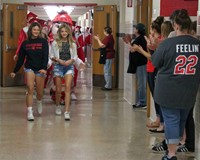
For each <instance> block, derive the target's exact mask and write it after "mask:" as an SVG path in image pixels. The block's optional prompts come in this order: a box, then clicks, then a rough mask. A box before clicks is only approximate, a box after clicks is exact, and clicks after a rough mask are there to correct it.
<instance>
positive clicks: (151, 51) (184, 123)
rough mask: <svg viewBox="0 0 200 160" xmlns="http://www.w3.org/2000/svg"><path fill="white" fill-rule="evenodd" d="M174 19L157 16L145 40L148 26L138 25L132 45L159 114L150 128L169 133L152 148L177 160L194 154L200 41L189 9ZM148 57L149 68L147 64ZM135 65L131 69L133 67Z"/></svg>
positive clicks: (167, 159) (137, 68)
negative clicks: (182, 153)
mask: <svg viewBox="0 0 200 160" xmlns="http://www.w3.org/2000/svg"><path fill="white" fill-rule="evenodd" d="M170 20H171V22H170V21H164V17H161V16H159V17H157V18H156V19H155V20H154V21H153V22H152V23H151V27H150V35H149V37H145V26H144V25H143V24H140V23H139V24H137V25H136V32H137V33H138V34H136V38H135V40H134V41H133V42H132V43H130V44H129V45H130V57H132V59H130V63H134V65H135V70H134V72H136V77H137V72H140V73H138V76H141V73H142V72H144V71H141V70H140V68H141V66H143V67H144V66H145V67H147V70H146V71H147V82H148V85H149V88H150V91H151V93H152V96H153V99H154V102H155V110H156V115H157V119H156V121H155V122H153V123H150V124H148V127H150V128H151V127H158V128H157V129H153V130H151V129H150V131H151V132H157V133H158V132H159V133H162V132H161V131H163V132H164V133H165V140H163V141H162V142H161V143H159V144H155V145H154V146H153V148H152V150H153V151H166V153H165V154H164V156H163V157H162V160H177V157H176V152H187V151H190V152H194V149H195V140H194V139H195V128H194V119H193V109H194V105H195V101H196V95H197V91H198V86H199V82H200V68H199V67H200V59H199V58H200V41H199V40H198V39H197V37H196V35H195V32H196V21H195V22H192V21H191V19H190V16H189V15H188V12H187V10H185V9H181V10H176V11H174V12H173V14H172V15H171V16H170ZM172 30H174V31H172ZM141 31H143V32H141ZM141 56H143V57H141ZM135 57H136V58H135ZM144 57H145V58H146V59H147V66H146V64H143V63H144V59H143V58H144ZM133 59H134V60H135V61H133ZM141 59H143V61H141ZM136 60H137V61H136ZM139 60H140V61H139ZM131 65H132V66H133V64H129V69H132V68H133V67H132V68H131ZM128 71H130V70H128ZM132 71H133V70H132ZM144 77H145V75H144V74H143V78H144ZM137 78H138V77H137ZM139 78H140V79H139V80H138V81H139V82H138V83H141V81H140V80H141V79H142V78H141V77H139ZM145 78H146V77H145ZM144 82H145V81H143V83H144ZM144 85H146V84H144ZM138 86H139V87H138V89H141V86H140V85H138ZM139 93H140V92H139ZM139 93H138V96H140V94H139ZM140 100H141V99H140ZM137 102H138V103H136V105H134V106H133V107H134V108H135V107H136V108H141V107H144V106H145V105H146V104H145V101H137Z"/></svg>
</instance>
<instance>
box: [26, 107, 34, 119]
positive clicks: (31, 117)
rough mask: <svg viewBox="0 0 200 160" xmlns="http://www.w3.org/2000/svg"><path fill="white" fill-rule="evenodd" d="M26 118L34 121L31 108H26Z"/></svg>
mask: <svg viewBox="0 0 200 160" xmlns="http://www.w3.org/2000/svg"><path fill="white" fill-rule="evenodd" d="M27 119H28V121H34V116H33V110H32V109H28V113H27Z"/></svg>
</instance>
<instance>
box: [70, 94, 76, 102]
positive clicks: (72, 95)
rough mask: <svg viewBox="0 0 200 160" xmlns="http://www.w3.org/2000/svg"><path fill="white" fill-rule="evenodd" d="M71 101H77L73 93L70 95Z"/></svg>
mask: <svg viewBox="0 0 200 160" xmlns="http://www.w3.org/2000/svg"><path fill="white" fill-rule="evenodd" d="M71 100H74V101H76V100H77V97H76V95H75V94H74V93H73V92H72V93H71Z"/></svg>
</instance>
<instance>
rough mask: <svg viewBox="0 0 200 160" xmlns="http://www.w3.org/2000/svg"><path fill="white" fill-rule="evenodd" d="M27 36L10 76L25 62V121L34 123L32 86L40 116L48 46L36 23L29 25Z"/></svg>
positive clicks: (13, 75)
mask: <svg viewBox="0 0 200 160" xmlns="http://www.w3.org/2000/svg"><path fill="white" fill-rule="evenodd" d="M27 35H28V39H27V40H25V41H23V43H22V45H21V46H20V49H19V55H18V60H17V63H16V66H15V68H14V70H13V72H12V73H11V74H10V75H11V77H12V78H14V77H15V75H16V73H17V72H18V71H19V69H20V68H21V66H22V65H23V64H24V62H25V64H24V66H25V68H24V71H25V76H26V81H27V82H26V85H27V94H26V106H27V112H28V114H27V119H28V121H34V116H33V109H32V107H33V92H34V85H35V87H36V92H37V109H38V113H39V114H41V113H42V97H43V90H44V81H45V77H46V70H47V63H48V57H49V45H48V42H47V40H46V39H44V38H41V26H40V24H39V23H37V22H33V23H31V25H30V27H29V29H28V32H27Z"/></svg>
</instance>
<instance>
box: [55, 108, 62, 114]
mask: <svg viewBox="0 0 200 160" xmlns="http://www.w3.org/2000/svg"><path fill="white" fill-rule="evenodd" d="M56 114H57V115H61V114H62V111H61V106H56Z"/></svg>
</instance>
